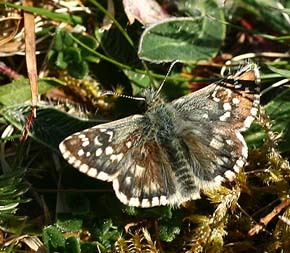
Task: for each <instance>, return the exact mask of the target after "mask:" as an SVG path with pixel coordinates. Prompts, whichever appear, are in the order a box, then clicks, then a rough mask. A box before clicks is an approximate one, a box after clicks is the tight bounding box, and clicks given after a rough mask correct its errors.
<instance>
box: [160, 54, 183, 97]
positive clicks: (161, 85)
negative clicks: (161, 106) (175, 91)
mask: <svg viewBox="0 0 290 253" xmlns="http://www.w3.org/2000/svg"><path fill="white" fill-rule="evenodd" d="M177 62H179V61H178V60H175V61H174V62H172V63H171V65H170V67H169V69H168V71H167V73H166V75H165V77H164V79H163V81H162V82H161V84H160V86H159V88H158V90H157V92H156V94H157V95H158V94H159V93H160V91H161V89H162V87H163V85H164V83H165V81H166V79H167V77H168V76H169V74H170V73H171V70H172V69H173V67H174V65H175V64H176V63H177Z"/></svg>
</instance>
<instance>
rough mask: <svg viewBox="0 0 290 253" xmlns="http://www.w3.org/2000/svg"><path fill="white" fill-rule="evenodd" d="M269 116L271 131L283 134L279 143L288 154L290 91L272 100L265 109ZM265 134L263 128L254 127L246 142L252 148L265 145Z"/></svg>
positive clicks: (280, 148) (289, 146)
mask: <svg viewBox="0 0 290 253" xmlns="http://www.w3.org/2000/svg"><path fill="white" fill-rule="evenodd" d="M264 108H265V111H266V113H267V115H269V117H270V119H271V125H272V126H271V129H272V131H274V132H276V133H282V134H283V136H282V139H281V141H280V142H279V150H280V151H282V152H286V151H289V150H290V145H289V142H290V90H289V89H288V90H286V91H284V92H282V93H281V94H280V95H279V96H277V97H276V98H274V99H273V100H271V101H270V102H269V103H268V104H267V105H266V106H265V107H264ZM263 138H265V133H264V132H263V130H262V129H261V127H259V126H256V125H253V127H251V128H250V130H249V131H248V132H247V135H246V140H247V143H248V144H249V145H250V146H256V147H257V146H259V144H262V143H263Z"/></svg>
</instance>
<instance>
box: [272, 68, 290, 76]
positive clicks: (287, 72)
mask: <svg viewBox="0 0 290 253" xmlns="http://www.w3.org/2000/svg"><path fill="white" fill-rule="evenodd" d="M268 68H269V69H270V70H272V71H273V72H275V73H277V74H279V75H281V76H284V77H286V78H290V70H286V69H279V68H276V67H273V66H268Z"/></svg>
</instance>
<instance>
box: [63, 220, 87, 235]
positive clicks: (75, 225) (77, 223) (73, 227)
mask: <svg viewBox="0 0 290 253" xmlns="http://www.w3.org/2000/svg"><path fill="white" fill-rule="evenodd" d="M57 225H58V227H59V228H61V230H62V231H65V232H75V231H80V230H81V229H82V225H83V221H82V220H81V219H58V220H57Z"/></svg>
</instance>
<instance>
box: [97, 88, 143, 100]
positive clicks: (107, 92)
mask: <svg viewBox="0 0 290 253" xmlns="http://www.w3.org/2000/svg"><path fill="white" fill-rule="evenodd" d="M101 96H117V97H121V98H128V99H132V100H141V101H145V98H143V97H133V96H128V95H124V94H120V93H117V92H114V91H110V90H105V91H103V92H102V94H101Z"/></svg>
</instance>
